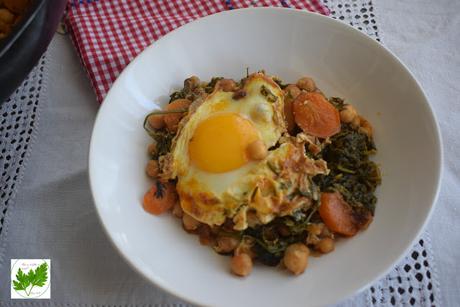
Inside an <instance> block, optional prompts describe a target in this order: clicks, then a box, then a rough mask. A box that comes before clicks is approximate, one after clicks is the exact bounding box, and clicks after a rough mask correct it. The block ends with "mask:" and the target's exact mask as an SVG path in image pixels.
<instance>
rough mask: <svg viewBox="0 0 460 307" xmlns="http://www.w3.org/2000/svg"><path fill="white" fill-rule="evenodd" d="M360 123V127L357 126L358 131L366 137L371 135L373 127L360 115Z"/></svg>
mask: <svg viewBox="0 0 460 307" xmlns="http://www.w3.org/2000/svg"><path fill="white" fill-rule="evenodd" d="M360 125H361V127H360V128H359V132H361V133H364V134H365V135H367V136H368V137H372V134H373V129H372V125H371V123H369V122H368V121H367V120H366V119H364V118H363V117H361V116H360Z"/></svg>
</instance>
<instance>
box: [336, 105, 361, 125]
mask: <svg viewBox="0 0 460 307" xmlns="http://www.w3.org/2000/svg"><path fill="white" fill-rule="evenodd" d="M356 116H358V113H357V112H356V110H355V108H353V106H352V105H351V104H347V105H345V106H344V107H343V109H342V111H340V120H341V121H342V123H346V124H347V123H351V122H352V121H353V119H354V118H355V117H356Z"/></svg>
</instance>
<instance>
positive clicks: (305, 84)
mask: <svg viewBox="0 0 460 307" xmlns="http://www.w3.org/2000/svg"><path fill="white" fill-rule="evenodd" d="M297 86H298V87H299V88H300V89H302V90H306V91H307V92H314V91H315V90H316V84H315V81H313V79H312V78H309V77H303V78H300V79H299V80H298V81H297Z"/></svg>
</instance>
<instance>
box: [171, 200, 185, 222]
mask: <svg viewBox="0 0 460 307" xmlns="http://www.w3.org/2000/svg"><path fill="white" fill-rule="evenodd" d="M172 214H173V215H174V216H175V217H177V218H180V219H181V218H182V217H183V216H184V211H183V210H182V207H181V205H180V202H176V203H175V204H174V207H173V209H172Z"/></svg>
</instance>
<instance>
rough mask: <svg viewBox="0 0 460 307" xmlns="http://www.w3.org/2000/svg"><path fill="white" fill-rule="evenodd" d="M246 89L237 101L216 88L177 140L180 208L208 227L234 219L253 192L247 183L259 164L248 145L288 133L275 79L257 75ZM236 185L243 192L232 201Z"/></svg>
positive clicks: (175, 153) (174, 155)
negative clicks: (253, 157)
mask: <svg viewBox="0 0 460 307" xmlns="http://www.w3.org/2000/svg"><path fill="white" fill-rule="evenodd" d="M242 90H243V91H244V95H241V96H242V97H241V96H240V97H236V95H235V92H225V91H223V90H221V89H219V88H218V87H217V88H216V89H215V90H214V92H213V93H211V94H210V95H209V96H207V97H206V99H205V100H204V101H203V102H202V103H201V104H200V105H199V106H198V107H197V108H196V110H194V112H191V113H190V114H189V115H188V116H186V118H184V124H183V125H181V126H180V128H179V131H178V133H177V136H176V139H175V140H174V141H173V146H172V149H171V155H172V156H171V165H170V168H171V171H172V172H171V178H177V186H176V188H177V191H178V194H179V197H180V202H181V206H182V208H183V210H184V211H185V212H186V213H188V214H190V215H191V216H193V217H194V218H195V219H197V220H199V221H201V222H203V223H206V224H208V225H220V224H222V223H223V222H224V221H225V219H226V218H232V217H233V216H234V215H235V214H236V211H237V209H238V207H240V206H241V204H242V203H244V202H246V200H245V197H247V195H248V194H249V193H250V192H252V191H253V190H254V187H253V186H249V185H250V183H248V182H247V180H246V181H245V180H243V179H244V178H245V177H246V176H247V175H248V174H249V173H250V172H251V171H253V170H254V169H255V168H257V167H258V165H259V164H260V163H261V161H252V160H250V159H249V157H248V155H247V153H246V148H247V147H248V145H249V144H251V143H253V142H254V141H256V140H260V141H262V142H263V144H264V145H265V146H266V148H270V147H273V146H274V145H275V144H276V143H277V142H278V140H279V138H280V137H281V135H282V134H283V133H284V132H285V131H286V126H285V122H284V119H283V92H282V90H281V89H280V88H279V86H278V85H277V84H276V83H275V82H274V81H273V80H272V79H270V78H268V77H266V76H265V75H263V74H253V75H251V76H249V77H248V78H247V80H246V82H245V83H244V86H243V88H242ZM241 182H246V183H247V186H244V187H241V186H240V185H241ZM239 183H240V184H239ZM233 186H240V187H239V188H238V190H240V193H237V194H238V195H236V194H235V193H234V194H235V195H233V196H232V197H229V193H228V191H230V190H232V187H233Z"/></svg>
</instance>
